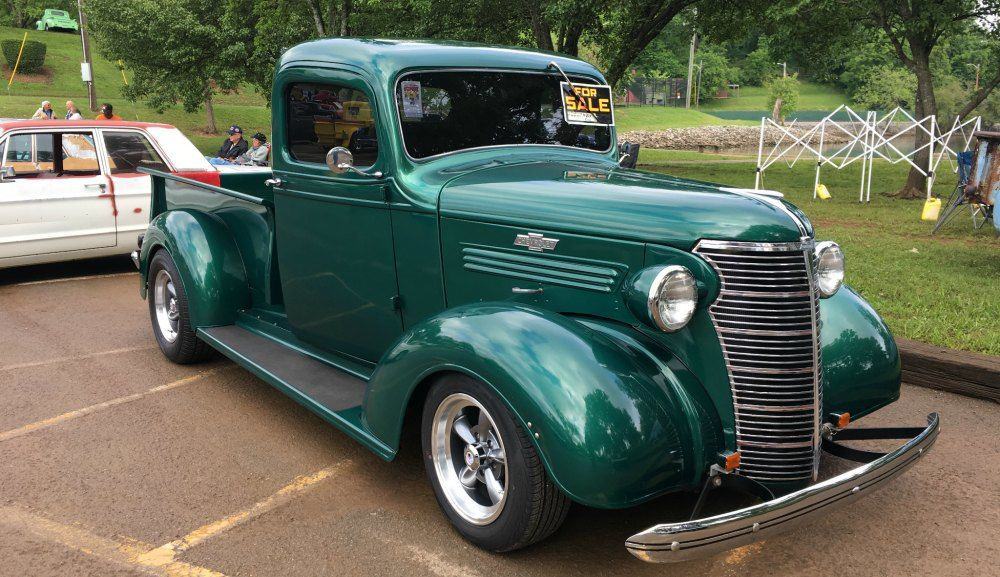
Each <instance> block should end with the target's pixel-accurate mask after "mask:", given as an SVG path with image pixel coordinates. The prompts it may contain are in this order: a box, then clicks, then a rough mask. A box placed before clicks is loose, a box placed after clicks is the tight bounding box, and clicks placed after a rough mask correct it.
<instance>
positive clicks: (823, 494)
mask: <svg viewBox="0 0 1000 577" xmlns="http://www.w3.org/2000/svg"><path fill="white" fill-rule="evenodd" d="M939 424H940V419H939V417H938V415H937V413H931V414H930V415H928V416H927V427H926V428H924V429H923V430H921V431H920V432H919V434H917V435H916V436H915V437H913V438H911V439H910V440H909V441H907V442H906V443H905V444H904V445H903V446H901V447H899V448H898V449H896V450H895V451H893V452H891V453H888V454H884V455H877V454H871V453H864V452H861V451H853V450H850V449H848V451H851V452H852V453H853V454H868V455H872V456H874V457H875V458H874V460H872V461H871V462H869V463H867V464H865V465H862V466H860V467H857V468H855V469H851V470H850V471H847V472H845V473H842V474H840V475H837V476H836V477H833V478H830V479H827V480H826V481H822V482H820V483H816V484H815V485H812V486H809V487H806V488H804V489H800V490H798V491H795V492H793V493H789V494H787V495H784V496H782V497H778V498H777V499H772V500H770V501H767V502H765V503H760V504H758V505H753V506H751V507H747V508H745V509H738V510H736V511H730V512H728V513H723V514H721V515H715V516H714V517H706V518H703V519H695V520H691V521H684V522H679V523H664V524H661V525H655V526H653V527H650V528H649V529H646V530H645V531H643V532H641V533H637V534H635V535H633V536H631V537H629V539H628V541H626V542H625V547H626V548H628V550H629V552H630V553H632V554H633V555H635V556H636V557H638V558H639V559H642V560H643V561H650V562H658V563H666V562H676V561H688V560H691V559H697V558H700V557H706V556H709V555H713V554H715V553H719V552H721V551H726V550H728V549H732V548H734V547H739V546H741V545H746V544H747V543H752V542H754V541H758V540H761V539H765V538H767V537H770V536H772V535H776V534H778V533H780V532H782V531H785V530H787V529H790V528H792V527H793V526H795V525H796V524H798V523H801V522H803V521H808V520H810V519H812V518H816V517H819V516H821V515H825V514H827V513H829V512H830V511H833V510H834V509H836V508H838V507H841V506H843V505H845V504H847V503H850V502H851V501H853V500H855V499H857V498H858V497H861V496H862V495H865V494H867V493H869V492H872V491H873V490H875V489H877V488H878V487H881V486H882V485H883V484H885V483H886V482H888V481H889V480H890V479H892V478H893V477H895V476H896V475H899V474H900V473H902V472H903V471H905V470H906V469H908V468H910V467H911V466H912V465H913V464H914V463H915V462H916V461H917V459H919V458H920V457H922V456H923V455H924V454H925V453H926V452H927V451H928V449H930V448H931V445H933V444H934V441H935V440H937V435H938V429H939ZM859 431H860V432H865V431H872V430H871V429H859ZM888 431H892V432H893V433H899V432H900V431H902V429H889V430H888ZM910 434H913V432H910ZM845 437H846V435H845ZM853 438H856V439H862V438H868V439H871V438H899V437H898V436H897V435H896V434H892V435H883V436H877V435H864V436H855V437H853ZM838 447H839V446H838ZM841 450H843V448H841Z"/></svg>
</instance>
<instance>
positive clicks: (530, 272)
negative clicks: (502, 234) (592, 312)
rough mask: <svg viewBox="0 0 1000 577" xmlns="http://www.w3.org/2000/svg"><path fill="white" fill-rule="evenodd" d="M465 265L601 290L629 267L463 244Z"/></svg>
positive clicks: (608, 287)
mask: <svg viewBox="0 0 1000 577" xmlns="http://www.w3.org/2000/svg"><path fill="white" fill-rule="evenodd" d="M462 265H463V267H464V268H465V269H466V270H469V271H475V272H481V273H486V274H493V275H498V276H505V277H509V278H515V279H520V280H526V281H534V282H538V283H543V284H547V285H553V286H561V287H567V288H575V289H584V290H590V291H595V292H602V293H610V292H612V291H614V290H616V289H617V288H618V285H619V284H621V282H622V278H624V276H625V271H626V268H625V267H623V266H621V265H616V264H612V263H602V262H595V261H585V262H580V261H578V260H576V259H572V258H568V257H562V256H555V255H541V254H525V253H523V252H507V251H502V250H496V249H492V248H484V247H478V246H465V247H463V248H462Z"/></svg>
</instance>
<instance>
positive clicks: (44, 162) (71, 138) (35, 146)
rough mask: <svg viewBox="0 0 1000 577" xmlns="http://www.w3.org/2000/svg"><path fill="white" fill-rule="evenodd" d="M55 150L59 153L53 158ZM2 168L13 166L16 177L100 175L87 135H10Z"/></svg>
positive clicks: (91, 137)
mask: <svg viewBox="0 0 1000 577" xmlns="http://www.w3.org/2000/svg"><path fill="white" fill-rule="evenodd" d="M55 150H59V151H60V152H61V154H59V155H58V156H56V154H55V153H54V151H55ZM3 166H5V167H6V166H12V167H14V172H15V174H16V175H17V177H18V178H22V177H23V178H54V177H73V176H96V175H98V174H100V173H101V167H100V164H99V163H98V162H97V147H96V146H94V135H93V134H92V133H89V132H81V133H66V134H60V133H57V132H38V133H34V134H31V133H29V134H15V135H12V136H11V137H10V144H9V145H8V146H7V153H6V155H5V156H4V160H3Z"/></svg>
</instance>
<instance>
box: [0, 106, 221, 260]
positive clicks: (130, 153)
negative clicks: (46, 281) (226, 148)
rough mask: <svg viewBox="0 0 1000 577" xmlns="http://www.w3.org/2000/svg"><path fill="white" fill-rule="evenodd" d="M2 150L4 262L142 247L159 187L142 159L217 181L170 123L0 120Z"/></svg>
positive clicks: (0, 244) (0, 247)
mask: <svg viewBox="0 0 1000 577" xmlns="http://www.w3.org/2000/svg"><path fill="white" fill-rule="evenodd" d="M0 152H2V158H3V163H2V168H0V268H6V267H12V266H20V265H26V264H36V263H45V262H55V261H63V260H74V259H82V258H92V257H99V256H108V255H116V254H128V253H129V252H131V251H132V250H134V249H135V246H136V237H137V236H138V235H139V234H140V233H141V232H143V231H145V230H146V225H147V223H148V221H149V217H148V214H147V213H148V211H149V199H150V192H151V191H150V187H151V181H150V177H149V176H147V175H145V174H141V173H139V172H137V168H139V167H147V168H152V169H155V170H161V171H165V172H173V173H179V174H182V175H184V176H187V177H189V178H193V179H196V180H200V181H204V182H207V183H209V184H215V185H218V184H219V172H218V171H217V170H216V169H215V167H213V166H212V165H211V164H209V162H208V161H207V160H206V159H205V157H204V156H203V155H202V154H201V152H199V151H198V149H197V148H195V146H194V145H193V144H192V143H191V141H189V140H188V139H187V137H185V136H184V135H183V134H182V133H181V131H179V130H177V129H176V128H174V127H173V126H170V125H168V124H154V123H148V122H112V121H101V120H94V121H79V120H75V121H66V120H10V121H0Z"/></svg>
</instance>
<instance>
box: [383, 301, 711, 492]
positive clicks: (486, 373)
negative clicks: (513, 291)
mask: <svg viewBox="0 0 1000 577" xmlns="http://www.w3.org/2000/svg"><path fill="white" fill-rule="evenodd" d="M641 338H642V337H641V335H640V334H639V333H638V332H636V331H634V330H633V329H631V328H630V327H627V326H622V325H616V324H613V323H602V322H597V321H578V320H574V319H572V318H568V317H565V316H562V315H559V314H556V313H553V312H551V311H545V310H542V309H536V308H533V307H528V306H524V305H517V304H513V303H477V304H472V305H467V306H462V307H458V308H455V309H452V310H449V311H446V312H444V313H442V314H440V315H438V316H436V317H433V318H431V319H429V320H427V321H425V322H423V323H421V324H420V325H418V326H416V327H414V328H413V329H412V330H410V331H408V332H407V333H406V334H405V335H404V336H403V337H402V338H401V339H400V340H399V341H398V342H397V343H396V345H395V346H394V347H393V348H392V349H391V350H390V351H389V352H388V353H387V354H386V355H385V356H384V357H383V359H382V362H381V363H380V364H379V366H378V369H377V370H376V372H375V373H374V374H373V375H372V379H371V382H370V384H369V388H368V394H367V398H366V400H365V418H366V425H367V427H368V428H369V430H370V431H371V432H373V433H374V434H375V435H376V436H377V437H378V438H379V439H380V440H382V441H383V442H384V443H386V444H387V445H389V446H391V447H393V448H394V449H396V448H398V446H399V439H400V434H401V429H402V423H403V420H404V418H405V415H406V411H407V408H408V406H409V403H410V400H411V398H412V397H413V395H414V391H415V389H416V388H417V387H418V386H419V385H420V384H421V383H426V382H427V380H428V379H433V378H434V377H435V376H437V375H440V374H442V373H446V372H461V373H465V374H468V375H470V376H473V377H475V378H478V379H480V380H481V381H483V382H484V383H486V384H487V385H488V386H489V387H491V388H492V389H493V390H494V391H495V392H496V394H497V396H498V397H499V398H500V399H501V400H502V401H503V402H504V403H506V405H507V407H508V408H510V410H511V412H512V413H513V415H514V417H515V419H517V420H518V421H519V422H520V424H521V426H522V427H524V429H525V430H526V431H528V432H529V434H530V435H531V438H532V441H533V442H534V443H535V445H536V448H537V450H538V452H539V454H540V456H541V458H542V461H543V463H544V464H545V466H546V468H547V470H548V472H549V474H550V476H551V478H552V479H553V481H554V482H555V483H556V484H557V485H558V486H559V487H560V488H561V489H562V490H563V491H564V492H565V493H566V494H567V495H569V496H570V497H571V498H572V499H573V500H575V501H577V502H580V503H583V504H586V505H589V506H595V507H605V508H617V507H626V506H629V505H633V504H636V503H639V502H642V501H644V500H646V499H649V498H652V497H654V496H656V495H658V494H661V493H664V492H668V491H671V490H677V489H681V488H689V487H693V486H694V485H695V484H696V483H697V482H698V480H699V479H700V478H701V477H702V475H703V474H704V472H705V470H706V469H707V466H708V464H707V459H713V458H714V454H715V453H714V451H715V449H716V441H715V439H716V437H721V434H720V435H715V431H712V429H713V426H712V425H709V426H707V427H706V422H708V423H711V422H712V418H713V417H714V412H713V410H712V409H711V406H712V405H711V403H710V401H709V400H708V399H707V397H705V396H704V394H703V389H702V388H701V385H700V383H698V382H697V380H696V379H695V378H694V376H693V374H691V373H690V371H688V370H687V369H686V368H685V367H684V366H683V365H682V364H681V363H680V362H679V361H677V359H676V358H674V357H672V356H671V355H669V353H667V352H666V351H664V350H662V349H655V348H653V347H654V346H655V345H652V343H650V342H648V341H642V340H641ZM699 392H700V393H701V394H700V395H699ZM415 402H419V398H417V399H415ZM418 408H419V407H418ZM707 415H708V416H707ZM714 418H715V421H716V422H717V421H718V419H717V417H714ZM715 429H717V427H715ZM706 430H709V431H710V432H709V433H707V434H706ZM709 437H711V438H709Z"/></svg>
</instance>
